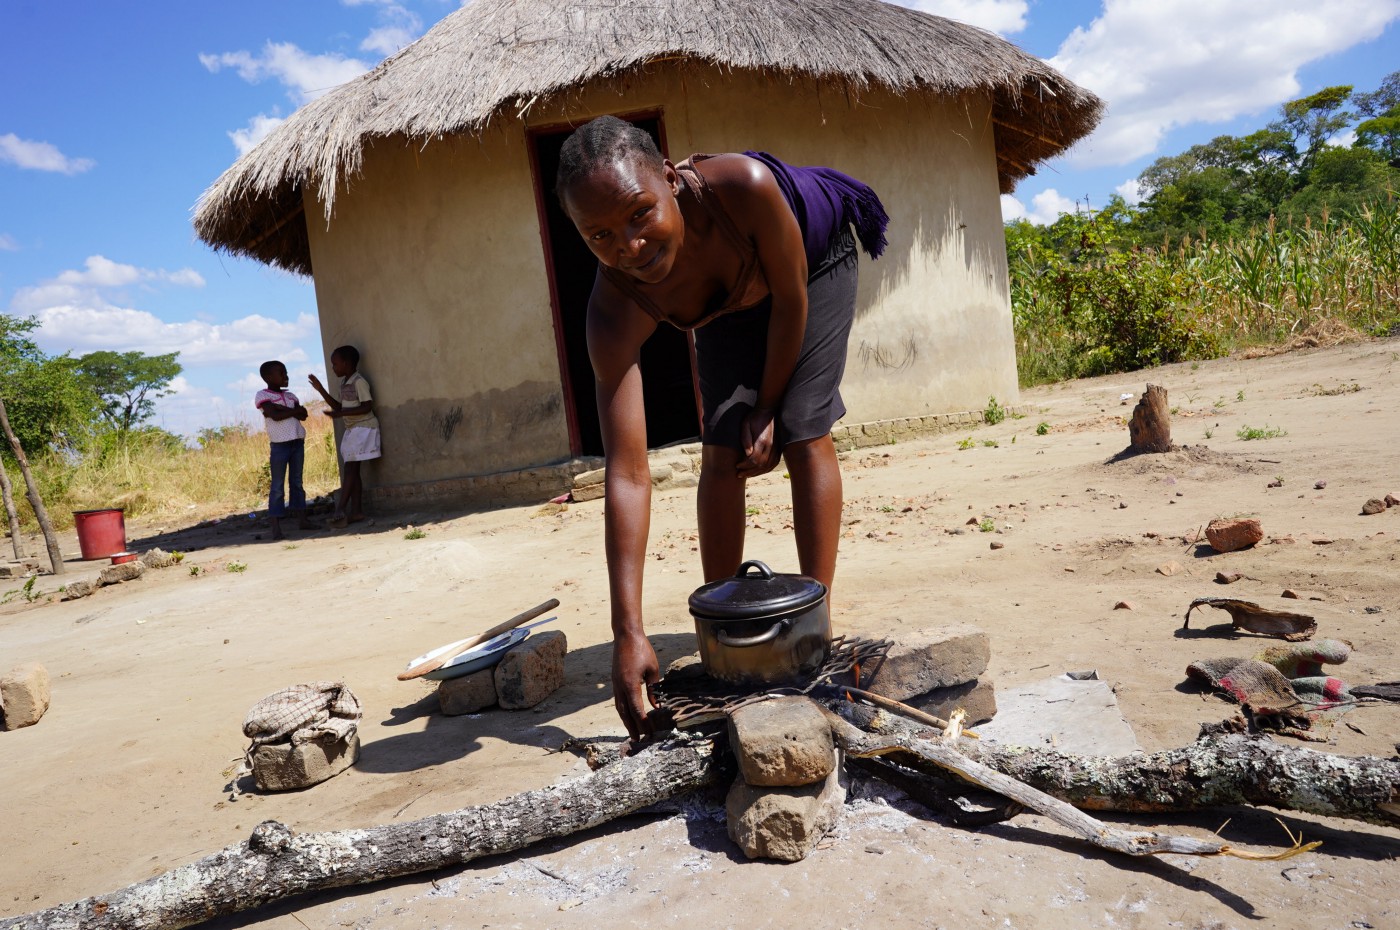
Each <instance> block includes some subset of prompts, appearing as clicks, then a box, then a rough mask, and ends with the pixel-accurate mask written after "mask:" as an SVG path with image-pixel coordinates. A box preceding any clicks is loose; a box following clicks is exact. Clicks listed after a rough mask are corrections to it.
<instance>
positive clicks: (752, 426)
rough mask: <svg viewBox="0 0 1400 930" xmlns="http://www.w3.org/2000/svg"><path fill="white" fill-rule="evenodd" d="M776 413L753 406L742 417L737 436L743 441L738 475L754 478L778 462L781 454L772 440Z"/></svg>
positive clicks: (765, 472) (771, 468)
mask: <svg viewBox="0 0 1400 930" xmlns="http://www.w3.org/2000/svg"><path fill="white" fill-rule="evenodd" d="M776 415H777V412H776V411H774V410H770V409H767V408H765V407H755V408H753V409H752V410H750V411H749V412H748V414H747V415H746V416H745V417H744V425H743V427H742V429H741V431H740V433H739V436H740V439H741V440H742V441H743V443H744V456H745V457H744V459H743V460H741V461H740V462H739V466H738V472H739V477H741V478H754V477H757V476H758V475H766V474H768V472H770V471H772V470H773V468H774V466H776V465H777V464H778V459H780V458H781V457H782V455H781V453H780V451H779V450H778V447H777V445H776V444H775V443H774V442H773V433H774V418H775V417H776Z"/></svg>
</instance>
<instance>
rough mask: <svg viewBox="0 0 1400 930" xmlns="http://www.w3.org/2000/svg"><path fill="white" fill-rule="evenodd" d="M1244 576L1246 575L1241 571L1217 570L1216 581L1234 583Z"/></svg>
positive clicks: (1218, 582) (1217, 582)
mask: <svg viewBox="0 0 1400 930" xmlns="http://www.w3.org/2000/svg"><path fill="white" fill-rule="evenodd" d="M1243 577H1244V575H1242V574H1240V573H1239V572H1216V573H1215V582H1216V584H1234V583H1235V582H1237V581H1239V580H1240V579H1241V578H1243Z"/></svg>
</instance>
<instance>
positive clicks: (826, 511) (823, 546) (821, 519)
mask: <svg viewBox="0 0 1400 930" xmlns="http://www.w3.org/2000/svg"><path fill="white" fill-rule="evenodd" d="M783 457H784V459H785V460H786V461H787V468H788V474H789V475H790V476H791V478H792V526H793V531H794V532H795V533H796V535H797V560H798V564H799V565H800V566H801V567H802V574H804V575H808V576H810V577H812V578H815V579H817V580H818V581H820V582H821V583H822V584H824V585H826V586H827V589H828V591H829V590H830V588H831V583H832V579H833V578H834V577H835V575H836V548H837V544H838V543H839V542H840V539H841V503H842V498H841V465H840V463H839V462H838V461H837V459H836V444H835V443H833V442H832V441H831V434H830V433H828V434H827V435H825V436H821V437H818V438H816V439H807V440H804V441H802V442H793V443H788V445H787V446H786V447H785V448H784V449H783ZM702 538H703V537H702ZM829 596H830V595H829V594H828V597H829Z"/></svg>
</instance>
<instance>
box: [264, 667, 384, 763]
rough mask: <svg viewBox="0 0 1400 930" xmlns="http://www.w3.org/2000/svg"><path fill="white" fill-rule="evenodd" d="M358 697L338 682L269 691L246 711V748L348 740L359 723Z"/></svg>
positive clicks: (319, 682)
mask: <svg viewBox="0 0 1400 930" xmlns="http://www.w3.org/2000/svg"><path fill="white" fill-rule="evenodd" d="M362 715H363V712H362V711H361V710H360V699H359V698H357V697H355V694H354V692H352V691H351V690H350V689H349V688H347V687H345V684H344V683H343V682H339V681H313V682H308V683H306V684H300V685H292V686H291V687H290V688H283V689H282V690H281V691H277V692H275V693H273V694H269V695H268V696H267V697H265V698H263V699H262V700H261V701H259V702H258V703H256V704H254V705H253V707H252V709H251V710H249V711H248V716H247V717H246V718H245V719H244V721H243V735H244V736H246V737H248V738H249V739H251V740H252V741H253V745H252V746H251V747H250V748H249V752H250V753H251V752H252V750H253V749H256V748H257V747H259V746H265V745H267V744H269V743H286V742H290V743H291V744H292V745H294V746H295V745H297V744H300V743H305V742H308V741H310V740H319V739H325V738H327V737H331V738H334V739H348V738H349V737H350V735H351V734H352V733H354V732H355V729H356V728H357V727H358V726H359V723H360V717H361V716H362Z"/></svg>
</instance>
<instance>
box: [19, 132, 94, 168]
mask: <svg viewBox="0 0 1400 930" xmlns="http://www.w3.org/2000/svg"><path fill="white" fill-rule="evenodd" d="M0 164H11V165H14V166H16V167H18V168H29V169H31V170H34V171H57V172H58V173H59V174H82V173H83V172H84V171H87V170H88V169H90V168H92V167H93V166H94V165H96V164H97V162H95V161H93V160H92V159H91V158H69V157H68V156H67V155H64V154H63V153H62V152H60V151H59V150H58V147H57V146H55V145H50V144H49V143H48V142H33V141H31V140H29V139H21V138H20V137H19V136H17V135H15V134H14V133H12V132H7V133H5V134H4V135H3V136H0Z"/></svg>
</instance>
